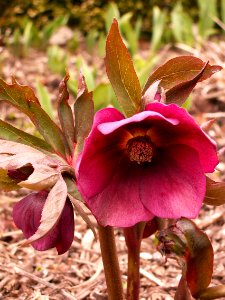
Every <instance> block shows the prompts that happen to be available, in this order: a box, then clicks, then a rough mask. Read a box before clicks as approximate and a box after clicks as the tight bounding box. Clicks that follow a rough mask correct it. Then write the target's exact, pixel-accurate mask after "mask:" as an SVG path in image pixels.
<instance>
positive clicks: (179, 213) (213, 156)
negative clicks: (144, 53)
mask: <svg viewBox="0 0 225 300" xmlns="http://www.w3.org/2000/svg"><path fill="white" fill-rule="evenodd" d="M217 164H218V159H217V153H216V145H215V143H214V142H213V141H212V140H211V139H210V138H209V137H208V136H207V135H206V134H205V133H204V132H203V131H202V130H201V128H200V127H199V126H198V125H197V124H196V122H195V121H194V119H193V118H192V117H191V116H190V115H189V114H188V113H187V112H186V111H185V110H184V109H182V108H180V107H178V106H177V105H175V104H170V105H165V104H162V103H156V102H154V103H151V104H148V105H147V106H146V110H145V111H143V112H140V113H138V114H135V115H133V116H132V117H130V118H125V117H124V116H123V115H122V114H121V113H120V112H119V111H117V110H116V109H114V108H106V109H102V110H100V111H99V112H97V114H96V116H95V120H94V125H93V128H92V131H91V133H90V134H89V136H88V138H87V139H86V142H85V145H84V149H83V152H82V155H81V157H80V161H79V163H78V164H77V182H78V188H79V190H80V193H81V194H82V196H83V197H84V199H85V201H86V203H87V205H88V207H89V208H90V210H91V211H92V213H93V214H94V216H95V217H96V219H97V221H98V222H99V223H100V224H101V225H103V226H107V225H110V226H117V227H128V226H132V225H134V224H136V223H138V222H140V221H149V220H151V219H152V218H153V217H154V216H157V217H160V218H175V219H177V218H180V217H186V218H195V217H196V216H197V215H198V212H199V210H200V207H201V205H202V202H203V200H204V196H205V191H206V177H205V175H204V173H205V172H207V173H211V172H213V171H214V168H215V166H216V165H217Z"/></svg>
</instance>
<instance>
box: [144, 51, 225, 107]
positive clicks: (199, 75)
mask: <svg viewBox="0 0 225 300" xmlns="http://www.w3.org/2000/svg"><path fill="white" fill-rule="evenodd" d="M221 69H222V68H221V67H220V66H217V65H214V66H211V65H210V64H205V63H204V62H203V61H202V60H201V59H199V58H197V57H194V56H178V57H175V58H172V59H170V60H169V61H167V62H166V63H165V64H163V65H162V66H160V67H159V68H158V69H156V70H155V72H153V74H151V75H150V77H149V78H148V80H147V83H146V84H145V87H144V89H143V94H144V93H145V92H146V90H147V89H148V88H149V86H150V85H152V84H153V82H155V81H157V80H161V81H160V86H161V87H163V88H164V90H165V91H166V102H167V103H171V102H176V103H177V104H179V105H182V104H183V103H184V101H185V100H186V99H187V97H188V96H189V94H190V92H191V91H192V89H193V88H194V86H195V85H196V84H197V82H200V81H203V80H205V79H207V78H209V77H211V76H212V75H213V74H214V73H216V72H218V71H220V70H221Z"/></svg>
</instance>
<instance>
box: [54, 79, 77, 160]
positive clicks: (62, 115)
mask: <svg viewBox="0 0 225 300" xmlns="http://www.w3.org/2000/svg"><path fill="white" fill-rule="evenodd" d="M68 79H69V74H66V76H65V77H64V79H63V80H62V81H61V83H60V86H59V96H58V115H59V120H60V124H61V126H62V130H63V132H64V134H65V137H66V140H67V142H68V145H69V147H70V153H71V155H72V154H73V151H74V143H75V128H74V118H73V112H72V109H71V107H70V105H69V103H68V100H69V93H68V90H67V81H68Z"/></svg>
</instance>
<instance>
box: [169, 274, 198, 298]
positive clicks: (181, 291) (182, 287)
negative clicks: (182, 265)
mask: <svg viewBox="0 0 225 300" xmlns="http://www.w3.org/2000/svg"><path fill="white" fill-rule="evenodd" d="M193 299H194V298H193V297H192V296H191V292H190V290H189V288H188V285H187V281H186V276H185V275H183V276H182V277H181V279H180V282H179V285H178V287H177V290H176V294H175V297H174V300H193Z"/></svg>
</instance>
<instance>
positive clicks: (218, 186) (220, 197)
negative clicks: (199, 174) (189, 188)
mask: <svg viewBox="0 0 225 300" xmlns="http://www.w3.org/2000/svg"><path fill="white" fill-rule="evenodd" d="M204 202H205V203H206V204H209V205H216V206H219V205H222V204H224V203H225V182H216V181H214V180H212V179H210V178H209V177H207V176H206V195H205V199H204Z"/></svg>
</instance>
